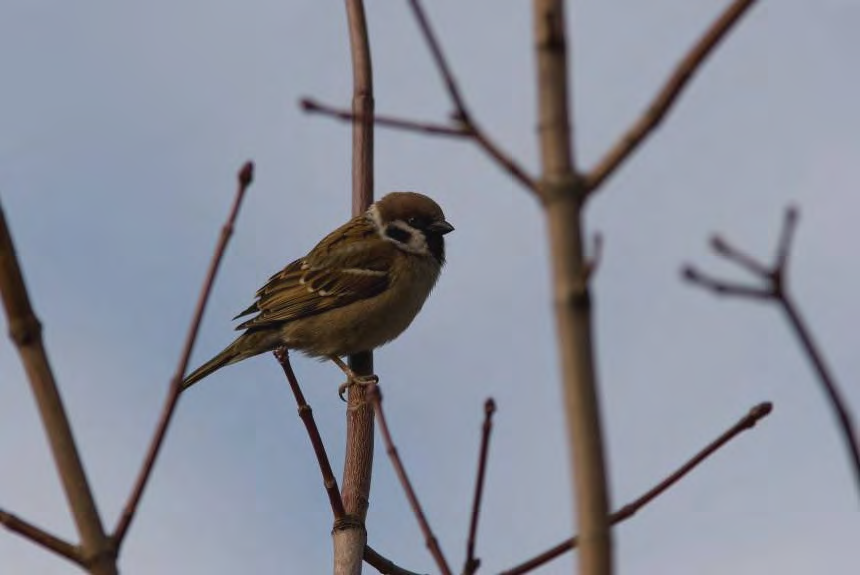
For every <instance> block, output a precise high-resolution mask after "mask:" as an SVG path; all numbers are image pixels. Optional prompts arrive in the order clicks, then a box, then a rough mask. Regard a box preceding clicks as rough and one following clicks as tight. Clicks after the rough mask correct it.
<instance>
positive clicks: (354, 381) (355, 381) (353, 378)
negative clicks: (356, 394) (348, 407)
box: [337, 373, 379, 401]
mask: <svg viewBox="0 0 860 575" xmlns="http://www.w3.org/2000/svg"><path fill="white" fill-rule="evenodd" d="M347 378H348V379H347V380H346V381H345V382H343V383H342V384H340V387H338V388H337V395H338V396H339V397H340V399H341V401H346V399H344V397H343V394H344V393H346V391H347V390H348V389H349V388H350V387H352V386H353V385H358V386H361V387H367V386H369V385H375V384H377V383H379V377H377V376H376V375H373V374H371V375H358V374H356V373H349V374H347Z"/></svg>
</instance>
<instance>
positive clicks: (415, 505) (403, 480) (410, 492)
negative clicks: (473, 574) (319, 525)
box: [367, 384, 451, 575]
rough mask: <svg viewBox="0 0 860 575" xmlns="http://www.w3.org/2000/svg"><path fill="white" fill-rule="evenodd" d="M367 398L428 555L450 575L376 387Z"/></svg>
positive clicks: (374, 386)
mask: <svg viewBox="0 0 860 575" xmlns="http://www.w3.org/2000/svg"><path fill="white" fill-rule="evenodd" d="M367 397H368V399H369V400H370V402H371V403H372V404H373V410H374V412H375V413H376V420H377V422H378V423H379V431H380V433H381V434H382V441H383V443H384V444H385V451H386V453H388V457H389V459H391V465H392V466H393V467H394V471H395V472H396V473H397V478H398V479H399V480H400V484H401V485H402V486H403V490H404V491H405V492H406V498H407V499H408V500H409V505H410V506H411V507H412V511H413V513H415V518H416V519H417V520H418V525H419V526H420V527H421V532H422V533H423V534H424V541H425V543H426V544H427V548H428V549H429V550H430V554H431V555H432V556H433V559H434V560H435V561H436V566H437V567H438V568H439V571H441V572H442V573H443V575H451V568H450V567H449V566H448V561H446V559H445V555H444V554H443V553H442V548H441V547H439V541H438V540H437V539H436V536H435V535H433V530H432V529H431V528H430V523H429V522H428V521H427V517H426V516H425V515H424V510H423V509H422V508H421V503H420V502H419V501H418V496H417V495H416V494H415V490H414V489H413V488H412V483H411V482H410V481H409V476H408V475H407V474H406V468H405V467H404V466H403V462H402V461H401V460H400V455H399V454H398V453H397V448H396V447H395V446H394V441H393V440H392V439H391V432H390V431H389V430H388V422H387V421H386V419H385V411H383V409H382V392H381V391H380V390H379V386H378V385H375V384H374V385H370V386H368V388H367Z"/></svg>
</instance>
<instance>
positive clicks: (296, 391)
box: [274, 347, 346, 520]
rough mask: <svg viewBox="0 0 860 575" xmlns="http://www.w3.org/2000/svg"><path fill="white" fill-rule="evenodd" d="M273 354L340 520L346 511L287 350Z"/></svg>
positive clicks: (331, 503)
mask: <svg viewBox="0 0 860 575" xmlns="http://www.w3.org/2000/svg"><path fill="white" fill-rule="evenodd" d="M274 354H275V358H276V359H277V360H278V363H280V364H281V367H282V368H283V369H284V375H286V376H287V381H289V382H290V389H292V390H293V395H294V396H295V398H296V404H297V406H298V409H299V417H300V418H301V420H302V422H303V423H304V424H305V429H306V430H307V432H308V437H310V440H311V445H312V446H313V448H314V455H316V456H317V463H318V464H319V466H320V473H322V477H323V485H324V486H325V491H326V494H328V501H329V504H330V505H331V511H332V513H333V514H334V518H335V520H337V519H341V518H342V517H343V516H344V515H345V514H346V511H344V509H343V500H342V499H341V498H340V491H339V490H338V488H337V479H336V478H335V476H334V471H332V468H331V463H330V462H329V460H328V454H327V453H326V450H325V445H324V444H323V440H322V436H321V435H320V430H319V428H318V427H317V424H316V421H314V412H313V409H311V406H310V405H308V402H307V400H305V394H304V393H302V389H301V387H299V381H298V380H297V379H296V374H295V372H294V371H293V366H292V365H290V354H289V350H288V349H287V348H285V347H282V348H279V349H276V350H275V351H274Z"/></svg>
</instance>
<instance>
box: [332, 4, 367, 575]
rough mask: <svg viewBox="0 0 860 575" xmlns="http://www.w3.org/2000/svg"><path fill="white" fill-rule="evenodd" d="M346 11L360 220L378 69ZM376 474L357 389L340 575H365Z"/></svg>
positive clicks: (361, 22) (361, 24)
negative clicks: (375, 70)
mask: <svg viewBox="0 0 860 575" xmlns="http://www.w3.org/2000/svg"><path fill="white" fill-rule="evenodd" d="M346 11H347V19H348V25H349V46H350V54H351V56H352V78H353V86H352V114H353V115H354V116H355V117H356V118H360V120H359V121H356V122H355V123H353V126H352V213H353V215H359V214H361V213H363V212H364V211H365V210H367V208H368V206H370V204H371V203H372V202H373V108H374V103H373V69H372V65H371V56H370V41H369V36H368V32H367V20H366V18H365V14H364V4H363V2H362V0H346ZM349 364H350V367H351V368H352V370H353V371H354V372H355V373H357V374H360V375H367V374H371V373H373V355H372V354H371V353H369V352H368V353H364V354H359V355H353V356H350V358H349ZM372 472H373V410H372V408H371V407H370V405H368V403H367V400H366V397H365V390H364V388H363V387H361V386H357V385H354V386H352V387H351V388H350V391H349V399H348V402H347V411H346V453H345V457H344V467H343V481H342V485H343V488H342V492H341V497H342V499H343V504H344V509H345V511H346V515H345V516H344V517H343V518H342V519H340V520H336V521H335V524H334V529H333V530H332V537H333V540H334V565H335V568H334V572H335V574H336V575H359V574H360V573H361V563H362V557H363V555H364V550H365V547H366V545H367V530H366V529H365V525H364V521H365V517H366V516H367V508H368V505H369V501H370V480H371V474H372Z"/></svg>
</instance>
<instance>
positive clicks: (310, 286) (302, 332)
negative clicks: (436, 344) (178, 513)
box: [182, 192, 454, 398]
mask: <svg viewBox="0 0 860 575" xmlns="http://www.w3.org/2000/svg"><path fill="white" fill-rule="evenodd" d="M452 231H454V226H452V225H451V224H450V223H448V221H447V220H446V219H445V214H444V213H443V212H442V208H440V207H439V205H438V204H437V203H436V202H435V201H433V200H432V199H430V198H429V197H427V196H425V195H423V194H420V193H417V192H391V193H389V194H387V195H385V196H384V197H382V198H381V199H379V200H378V201H377V202H375V203H374V204H372V205H371V206H370V207H369V208H368V209H367V210H366V211H365V212H364V213H363V214H361V215H358V216H356V217H354V218H352V219H351V220H349V221H348V222H346V223H345V224H343V225H342V226H340V227H339V228H337V229H336V230H334V231H333V232H331V233H330V234H328V235H327V236H325V237H324V238H323V239H322V240H321V241H320V242H319V243H318V244H317V245H316V246H315V247H314V248H313V249H312V250H311V251H310V252H308V254H307V255H305V256H304V257H302V258H299V259H297V260H295V261H293V262H292V263H290V264H289V265H287V266H286V267H285V268H283V269H282V270H281V271H279V272H278V273H276V274H275V275H273V276H272V277H271V278H269V280H268V282H266V284H265V285H264V286H263V287H261V288H260V289H259V290H257V293H256V298H255V300H254V302H253V303H252V304H251V305H250V306H248V307H247V308H246V309H244V310H243V311H242V312H240V313H239V314H238V315H237V316H236V317H234V318H233V319H234V320H236V319H239V318H243V317H246V316H250V315H252V314H256V315H254V316H253V317H251V318H250V319H247V320H245V321H243V322H242V323H241V324H239V325H238V326H237V327H236V329H237V330H244V333H242V334H241V335H240V336H239V337H237V338H236V339H235V340H234V341H233V343H231V344H230V345H228V346H227V347H226V348H225V349H224V350H223V351H221V353H219V354H218V355H216V356H215V357H213V358H212V359H210V360H209V361H207V362H206V363H204V364H203V365H201V366H200V367H199V368H197V369H196V370H194V371H193V372H192V373H191V374H189V375H188V376H187V377H186V378H185V379H184V380H183V382H182V389H183V390H185V389H187V388H189V387H190V386H192V385H193V384H195V383H197V382H198V381H200V380H201V379H203V378H204V377H207V376H208V375H211V374H212V373H214V372H215V371H217V370H219V369H221V368H222V367H224V366H227V365H230V364H233V363H236V362H238V361H242V360H244V359H247V358H249V357H253V356H255V355H259V354H261V353H264V352H267V351H274V350H276V349H281V348H286V349H288V350H297V351H300V352H302V353H304V354H305V355H308V356H310V357H315V358H320V359H322V360H325V359H329V360H331V361H332V362H334V363H335V364H336V365H337V366H338V367H339V368H340V369H341V370H342V371H343V373H344V374H345V375H346V377H347V381H346V383H344V384H343V385H341V386H340V389H339V391H340V395H341V398H343V392H344V391H345V390H346V388H347V387H349V386H350V385H354V384H367V383H370V382H376V381H378V379H377V378H376V376H375V375H371V376H359V375H356V374H355V373H353V371H352V370H351V369H350V368H349V366H348V365H347V364H346V363H345V362H344V361H343V360H342V359H341V357H343V356H348V355H353V354H357V353H361V352H366V351H372V350H374V349H376V348H378V347H380V346H382V345H383V344H385V343H387V342H389V341H391V340H393V339H395V338H396V337H397V336H399V335H400V334H401V333H402V332H403V331H404V330H405V329H406V328H407V327H409V325H410V324H411V323H412V320H413V319H415V316H416V315H417V314H418V312H419V311H420V310H421V308H422V306H423V305H424V302H425V301H426V300H427V297H428V296H429V295H430V292H431V291H432V290H433V287H434V286H435V285H436V282H437V280H438V279H439V275H440V272H441V271H442V267H443V266H444V264H445V240H444V237H443V236H445V235H446V234H448V233H450V232H452Z"/></svg>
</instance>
